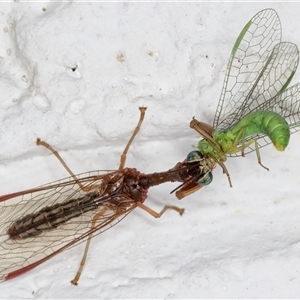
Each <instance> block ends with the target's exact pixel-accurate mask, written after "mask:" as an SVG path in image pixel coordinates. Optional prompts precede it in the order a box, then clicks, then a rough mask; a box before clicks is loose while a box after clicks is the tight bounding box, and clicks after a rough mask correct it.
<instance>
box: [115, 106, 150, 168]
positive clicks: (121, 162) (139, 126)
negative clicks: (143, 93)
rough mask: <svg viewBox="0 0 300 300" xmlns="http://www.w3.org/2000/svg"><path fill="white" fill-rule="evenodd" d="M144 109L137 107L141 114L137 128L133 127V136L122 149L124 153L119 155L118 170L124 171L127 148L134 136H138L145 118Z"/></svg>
mask: <svg viewBox="0 0 300 300" xmlns="http://www.w3.org/2000/svg"><path fill="white" fill-rule="evenodd" d="M146 109H147V107H139V110H140V112H141V114H140V119H139V122H138V124H137V126H136V127H135V129H134V131H133V134H132V136H131V138H130V139H129V141H128V143H127V145H126V147H125V149H124V151H123V153H122V155H121V159H120V166H119V170H122V169H124V166H125V162H126V155H127V152H128V150H129V147H130V146H131V144H132V142H133V140H134V138H135V136H136V135H137V134H138V132H139V130H140V128H141V125H142V123H143V120H144V117H145V113H146Z"/></svg>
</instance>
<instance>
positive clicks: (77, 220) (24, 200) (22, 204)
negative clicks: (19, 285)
mask: <svg viewBox="0 0 300 300" xmlns="http://www.w3.org/2000/svg"><path fill="white" fill-rule="evenodd" d="M108 175H109V176H108ZM77 176H78V178H79V180H78V181H80V183H81V184H82V185H83V186H84V187H85V188H86V187H91V191H93V189H95V188H96V187H97V188H98V189H97V192H99V191H100V192H99V196H98V197H97V198H95V199H93V201H94V202H96V201H97V207H98V209H97V210H96V211H95V210H93V209H92V210H89V211H86V212H84V213H82V214H79V215H78V216H77V217H73V218H71V219H69V220H67V221H66V222H64V221H63V220H62V222H61V224H59V226H57V228H55V229H51V230H45V231H43V232H41V233H40V234H39V235H37V236H33V237H27V238H24V239H12V238H10V237H9V236H8V234H7V230H8V228H10V226H11V224H12V223H14V222H15V221H16V220H18V219H20V218H22V217H24V216H25V215H30V214H34V213H36V212H37V211H39V210H41V209H42V208H45V207H53V206H55V205H56V204H58V203H66V202H68V203H69V205H68V207H67V209H66V211H68V209H72V207H74V209H76V203H77V204H78V199H82V198H83V197H86V196H87V194H88V193H89V192H88V193H87V192H83V191H82V189H81V188H79V187H78V184H77V182H78V181H76V180H74V179H73V178H72V177H69V178H66V179H63V180H61V181H57V182H53V183H51V184H49V185H45V186H41V187H40V188H36V189H32V190H27V191H25V193H24V194H23V195H18V196H15V197H12V198H10V197H9V196H10V195H6V196H3V197H5V199H6V200H5V201H4V200H3V199H1V198H0V201H1V202H0V261H1V264H0V281H3V280H7V279H10V278H13V277H16V276H18V275H21V274H22V273H24V272H25V271H28V270H30V269H32V268H33V267H35V266H37V265H39V264H40V263H42V262H44V261H46V260H48V259H49V258H51V257H52V256H54V255H55V254H57V253H60V252H61V251H63V250H65V249H67V248H70V247H73V246H74V245H76V244H78V243H81V242H83V241H84V240H86V239H87V238H88V236H89V234H90V233H91V230H90V229H91V220H92V218H93V216H94V215H95V213H96V212H97V211H100V210H101V209H102V208H103V207H105V208H106V210H105V212H104V213H103V214H102V215H100V216H99V218H98V219H97V220H96V221H95V225H94V227H93V232H94V233H95V234H99V233H101V232H103V231H105V230H107V229H109V228H111V227H112V226H114V225H115V224H117V223H118V222H119V221H120V220H121V219H122V218H124V217H125V216H126V215H127V214H128V213H129V212H130V211H131V210H132V209H133V208H134V201H133V200H132V199H130V198H128V197H126V196H124V195H122V194H119V193H118V189H119V187H120V184H121V182H122V173H121V172H119V171H115V172H108V173H106V174H104V175H100V174H99V172H97V171H95V172H89V173H84V174H81V175H77ZM107 178H113V179H114V180H112V182H110V181H109V180H107ZM108 185H115V186H113V187H112V188H113V190H115V193H114V195H106V194H104V193H103V192H104V190H105V189H106V187H107V186H108ZM16 194H18V193H16ZM12 195H15V194H12ZM114 197H118V202H121V201H125V202H126V210H124V211H122V214H119V215H117V214H116V210H115V209H114V207H113V206H112V205H108V203H110V201H111V200H112V199H113V198H114ZM72 199H77V200H74V201H73V200H72ZM72 201H73V203H72ZM72 204H73V205H72ZM59 207H60V206H59V205H58V207H57V208H56V209H55V210H54V212H57V214H59V213H60V209H59ZM77 209H78V207H77ZM80 209H84V207H81V208H80ZM95 234H93V236H94V235H95Z"/></svg>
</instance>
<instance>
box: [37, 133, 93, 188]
mask: <svg viewBox="0 0 300 300" xmlns="http://www.w3.org/2000/svg"><path fill="white" fill-rule="evenodd" d="M36 144H37V145H38V146H44V147H46V148H47V149H48V150H50V151H51V152H52V153H53V154H54V155H55V156H56V158H57V159H58V160H59V161H60V163H61V164H62V165H63V166H64V168H65V169H66V170H67V171H68V173H69V174H70V175H71V176H72V177H73V179H74V180H75V181H76V182H77V184H78V186H79V187H80V188H81V189H82V190H83V191H84V190H86V189H85V187H84V186H83V185H82V184H81V183H80V181H79V180H78V178H77V177H76V175H75V174H74V173H73V172H72V171H71V169H70V168H69V167H68V165H67V164H66V163H65V162H64V160H63V159H62V158H61V156H60V155H59V153H58V152H57V151H56V150H55V149H54V148H52V147H51V146H50V145H49V144H48V143H46V142H45V141H43V140H41V139H40V138H37V139H36ZM90 190H91V187H89V189H88V191H90Z"/></svg>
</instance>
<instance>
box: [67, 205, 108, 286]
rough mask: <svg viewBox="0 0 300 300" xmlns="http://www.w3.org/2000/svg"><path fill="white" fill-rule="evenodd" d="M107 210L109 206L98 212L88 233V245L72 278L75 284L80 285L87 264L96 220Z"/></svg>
mask: <svg viewBox="0 0 300 300" xmlns="http://www.w3.org/2000/svg"><path fill="white" fill-rule="evenodd" d="M106 210H107V207H104V208H103V209H102V210H100V211H99V212H98V213H96V214H95V215H94V217H93V220H92V224H91V229H90V233H89V234H88V238H87V241H86V245H85V248H84V252H83V256H82V259H81V262H80V265H79V268H78V271H77V273H76V275H75V277H74V279H72V280H71V283H72V284H74V285H78V281H79V278H80V276H81V273H82V270H83V267H84V265H85V261H86V256H87V254H88V251H89V247H90V244H91V239H92V237H93V232H94V231H93V229H94V228H95V224H96V221H97V220H98V219H99V218H100V217H101V216H102V215H103V214H104V213H105V211H106Z"/></svg>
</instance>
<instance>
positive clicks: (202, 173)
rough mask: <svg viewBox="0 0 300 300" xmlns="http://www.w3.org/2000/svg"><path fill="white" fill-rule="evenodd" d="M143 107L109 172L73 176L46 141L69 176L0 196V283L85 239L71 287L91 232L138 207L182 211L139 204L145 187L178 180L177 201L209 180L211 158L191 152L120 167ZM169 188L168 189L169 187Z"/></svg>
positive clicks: (141, 202)
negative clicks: (168, 165)
mask: <svg viewBox="0 0 300 300" xmlns="http://www.w3.org/2000/svg"><path fill="white" fill-rule="evenodd" d="M145 111H146V108H145V107H141V108H140V112H141V113H140V119H139V122H138V125H137V126H136V128H135V130H134V132H133V134H132V136H131V138H130V139H129V142H128V143H127V145H126V147H125V149H124V151H123V153H122V155H121V159H120V166H119V169H118V170H115V171H102V172H100V171H92V172H87V173H83V174H78V175H75V174H74V173H73V172H72V171H71V170H70V169H69V167H68V166H67V165H66V163H65V162H64V160H63V159H62V158H61V157H60V155H59V154H58V152H57V151H55V150H54V149H53V148H52V147H51V146H50V145H49V144H47V143H46V142H44V141H42V140H41V139H39V138H38V139H37V141H36V143H37V145H41V146H44V147H46V148H47V149H49V150H50V151H51V152H52V153H53V154H54V155H55V156H56V157H57V158H58V160H59V161H60V162H61V163H62V165H63V166H64V167H65V169H66V170H67V171H68V172H69V174H70V175H71V176H70V177H67V178H65V179H62V180H59V181H55V182H52V183H49V184H46V185H43V186H40V187H37V188H33V189H29V190H25V191H20V192H16V193H12V194H8V195H3V196H0V281H5V280H9V279H13V278H15V277H17V276H19V275H22V274H24V273H25V272H28V271H30V270H32V269H33V268H35V267H36V266H38V265H40V264H42V263H43V262H45V261H47V260H49V259H50V258H52V257H53V256H55V255H56V254H58V253H61V252H62V251H64V250H67V249H69V248H71V247H73V246H75V245H77V244H79V243H81V242H84V241H86V246H85V250H84V254H83V257H82V260H81V263H80V266H79V269H78V271H77V273H76V276H75V277H74V279H73V280H72V281H71V283H72V284H74V285H77V284H78V281H79V278H80V275H81V272H82V270H83V267H84V264H85V261H86V258H87V253H88V249H89V246H90V242H91V239H92V237H93V236H95V235H97V234H100V233H102V232H104V231H106V230H107V229H110V228H112V227H113V226H114V225H116V224H118V223H119V222H120V221H121V220H122V219H123V218H124V217H125V216H127V215H128V214H129V213H130V212H131V211H132V210H133V209H135V208H137V207H139V208H141V209H143V210H144V211H146V212H147V213H149V214H150V215H151V216H153V217H155V218H160V217H161V216H162V215H163V214H164V212H165V211H166V210H168V209H172V210H175V211H177V212H178V213H180V214H182V213H183V211H184V209H182V208H178V207H175V206H168V205H165V206H164V207H163V209H162V210H161V211H160V212H159V213H158V212H156V211H154V210H152V209H151V208H150V207H148V206H146V205H145V204H144V202H145V200H146V199H147V193H148V190H149V188H150V187H153V186H156V185H160V184H163V183H165V182H180V183H181V185H180V186H179V187H177V188H176V189H175V190H176V193H175V195H176V196H177V198H178V199H182V198H184V197H186V196H187V195H189V194H191V193H193V192H195V191H197V190H199V189H200V188H201V187H202V186H203V185H207V184H209V183H210V182H211V181H212V174H211V171H212V170H213V168H214V167H215V162H214V161H213V160H211V159H208V158H204V157H203V156H202V155H201V153H199V152H198V151H192V152H191V153H189V154H188V156H187V158H186V159H185V160H184V161H183V162H179V163H177V164H176V165H175V166H174V167H173V168H172V169H170V170H168V171H165V172H159V173H152V174H144V173H141V172H139V171H137V170H136V169H135V168H125V167H124V165H125V161H126V154H127V152H128V149H129V147H130V145H131V143H132V141H133V139H134V137H135V136H136V134H137V133H138V131H139V129H140V126H141V123H142V121H143V119H144V115H145ZM175 190H174V191H175Z"/></svg>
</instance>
